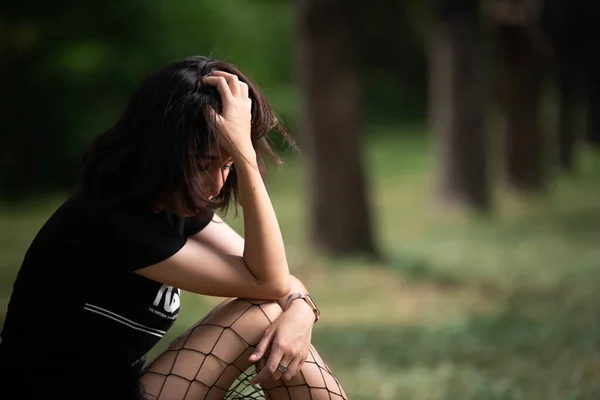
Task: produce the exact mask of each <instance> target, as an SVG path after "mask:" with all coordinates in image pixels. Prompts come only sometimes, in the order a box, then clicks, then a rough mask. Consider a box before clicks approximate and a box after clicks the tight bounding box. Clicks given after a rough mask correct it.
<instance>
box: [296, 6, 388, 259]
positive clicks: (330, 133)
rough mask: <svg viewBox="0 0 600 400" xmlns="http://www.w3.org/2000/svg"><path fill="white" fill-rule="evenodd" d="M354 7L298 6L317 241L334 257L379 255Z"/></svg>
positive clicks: (305, 126)
mask: <svg viewBox="0 0 600 400" xmlns="http://www.w3.org/2000/svg"><path fill="white" fill-rule="evenodd" d="M350 4H351V2H345V1H343V0H298V11H299V12H298V18H299V20H298V22H299V24H298V25H299V39H298V40H299V46H298V49H299V80H300V87H301V91H302V95H303V96H302V118H301V132H302V137H301V144H302V147H304V148H305V150H306V155H307V168H308V181H309V204H310V213H309V218H310V221H309V229H310V240H311V242H312V244H313V245H314V247H315V249H316V250H318V251H321V252H323V253H326V254H328V255H332V256H341V255H347V254H351V253H362V254H367V255H376V253H377V252H376V248H375V242H374V240H373V233H372V224H371V218H370V213H369V205H368V199H367V196H366V182H365V180H366V179H365V174H364V169H363V164H362V156H363V155H362V153H361V151H362V143H361V134H362V130H363V121H362V104H361V98H362V93H361V86H360V82H359V66H358V60H357V59H356V56H355V55H356V52H355V50H354V38H353V35H352V34H353V30H352V23H351V22H352V18H351V12H350V11H351V10H349V9H348V7H349V6H350ZM302 141H303V143H302Z"/></svg>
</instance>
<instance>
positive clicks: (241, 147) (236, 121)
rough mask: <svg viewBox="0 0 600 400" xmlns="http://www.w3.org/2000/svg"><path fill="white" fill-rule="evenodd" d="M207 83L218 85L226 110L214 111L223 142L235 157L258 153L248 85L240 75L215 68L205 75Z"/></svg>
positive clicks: (205, 82)
mask: <svg viewBox="0 0 600 400" xmlns="http://www.w3.org/2000/svg"><path fill="white" fill-rule="evenodd" d="M202 83H203V84H205V85H212V86H216V87H217V90H218V91H219V94H220V95H221V101H222V103H223V112H222V113H221V114H218V113H216V112H214V110H213V112H214V115H215V120H216V123H217V128H218V129H219V133H220V136H219V139H220V145H221V146H223V148H225V150H227V151H228V152H229V154H231V156H232V157H234V158H235V157H236V156H238V155H241V156H242V157H247V156H248V155H250V154H252V153H253V152H254V148H253V146H252V140H251V137H250V130H251V120H252V113H251V111H252V100H251V99H250V97H249V92H248V90H249V89H248V85H247V84H246V83H245V82H242V81H240V80H239V79H238V77H237V75H234V74H230V73H228V72H224V71H213V72H212V73H211V74H210V75H209V76H206V77H204V78H203V81H202Z"/></svg>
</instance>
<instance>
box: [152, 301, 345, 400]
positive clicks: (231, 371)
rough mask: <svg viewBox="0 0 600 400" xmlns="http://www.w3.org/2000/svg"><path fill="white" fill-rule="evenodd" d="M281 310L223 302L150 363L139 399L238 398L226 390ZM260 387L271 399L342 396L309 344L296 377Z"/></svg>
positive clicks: (263, 304) (267, 303) (260, 304)
mask: <svg viewBox="0 0 600 400" xmlns="http://www.w3.org/2000/svg"><path fill="white" fill-rule="evenodd" d="M281 312H282V310H281V307H280V306H279V304H277V303H276V302H270V301H254V300H245V299H235V300H233V299H230V300H227V301H225V302H223V303H222V304H220V305H219V306H218V307H217V308H215V310H213V311H212V312H211V313H210V314H208V315H207V316H206V317H205V318H204V319H203V320H201V321H200V322H199V323H197V324H196V325H195V326H194V327H192V328H191V329H190V330H188V331H187V332H186V333H185V334H183V335H182V336H181V337H179V338H178V339H177V340H175V342H173V343H172V344H171V345H170V346H169V348H168V349H167V350H166V351H165V352H164V353H162V354H161V355H159V356H158V357H157V358H156V359H155V360H154V361H153V362H152V363H151V364H150V366H149V367H148V368H147V370H146V372H145V373H144V375H143V376H142V378H141V380H140V382H141V384H142V386H143V388H144V390H145V398H146V399H148V400H154V399H157V400H204V399H206V400H217V399H218V400H221V399H223V398H224V397H225V398H227V399H236V398H244V397H242V395H240V397H236V392H235V391H228V390H229V389H230V387H231V386H232V384H233V383H234V382H235V381H236V379H237V378H238V377H239V376H240V375H242V374H243V373H244V372H245V371H246V370H247V369H248V368H249V367H250V366H251V363H250V362H249V361H248V358H249V357H250V354H252V352H253V351H254V348H255V346H256V345H257V344H258V342H259V341H260V339H261V338H262V336H263V333H264V331H265V330H266V329H267V328H268V327H269V325H270V324H271V323H272V322H273V321H274V320H275V319H276V318H277V317H278V316H279V315H280V314H281ZM262 386H263V388H264V390H265V392H266V393H265V395H266V397H267V398H268V399H271V400H284V399H285V400H305V399H310V400H317V399H319V400H320V399H327V400H332V399H338V400H341V399H347V398H348V397H347V396H346V394H345V393H344V390H343V389H342V387H341V385H340V384H339V382H338V381H337V379H336V378H335V377H334V376H333V374H332V373H331V371H330V370H329V368H328V367H327V365H326V364H325V363H324V362H323V360H322V359H321V357H320V356H319V354H318V353H317V352H316V350H315V349H314V348H313V347H312V346H311V349H310V354H309V356H308V359H307V360H306V362H305V363H304V365H303V367H302V370H301V371H300V373H298V374H297V376H296V377H294V378H293V379H292V380H291V381H288V382H284V381H267V382H265V383H264V384H263V385H262ZM254 396H256V395H254ZM249 398H257V397H252V396H251V397H249Z"/></svg>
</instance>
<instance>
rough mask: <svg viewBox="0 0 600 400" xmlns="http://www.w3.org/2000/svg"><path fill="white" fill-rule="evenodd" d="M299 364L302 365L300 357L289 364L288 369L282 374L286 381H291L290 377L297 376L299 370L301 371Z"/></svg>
mask: <svg viewBox="0 0 600 400" xmlns="http://www.w3.org/2000/svg"><path fill="white" fill-rule="evenodd" d="M284 365H285V364H284ZM299 366H300V359H299V358H295V359H293V360H292V361H291V362H290V364H289V365H288V366H287V371H285V372H284V373H283V374H281V379H283V380H284V381H289V380H290V379H292V378H293V377H294V376H296V374H297V373H298V371H300V368H299Z"/></svg>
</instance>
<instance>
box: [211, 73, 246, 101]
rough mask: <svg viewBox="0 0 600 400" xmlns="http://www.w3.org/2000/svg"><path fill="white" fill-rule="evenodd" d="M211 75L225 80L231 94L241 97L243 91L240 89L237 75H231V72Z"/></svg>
mask: <svg viewBox="0 0 600 400" xmlns="http://www.w3.org/2000/svg"><path fill="white" fill-rule="evenodd" d="M211 75H212V76H220V77H223V78H225V80H226V81H227V84H228V85H229V89H230V90H231V94H233V95H234V96H235V97H240V95H241V91H242V90H241V88H240V79H239V78H238V76H237V75H234V74H230V73H229V72H225V71H213V72H212V74H211Z"/></svg>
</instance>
